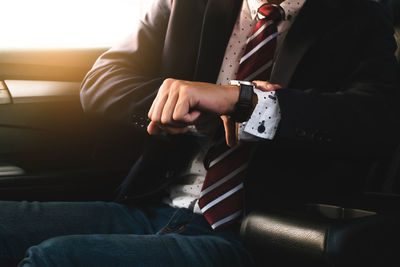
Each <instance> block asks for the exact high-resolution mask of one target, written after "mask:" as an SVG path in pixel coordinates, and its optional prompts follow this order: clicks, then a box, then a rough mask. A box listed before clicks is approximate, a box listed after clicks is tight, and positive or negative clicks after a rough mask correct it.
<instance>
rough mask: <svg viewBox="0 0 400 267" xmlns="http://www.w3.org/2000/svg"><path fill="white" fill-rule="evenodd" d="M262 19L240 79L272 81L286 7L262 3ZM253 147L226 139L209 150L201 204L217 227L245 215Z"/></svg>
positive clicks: (248, 47)
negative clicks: (248, 168)
mask: <svg viewBox="0 0 400 267" xmlns="http://www.w3.org/2000/svg"><path fill="white" fill-rule="evenodd" d="M258 12H259V13H260V14H261V15H263V16H264V18H262V19H261V20H259V21H258V22H257V24H256V26H255V27H254V29H253V31H252V32H251V35H250V37H249V38H248V40H247V42H246V48H245V52H244V54H243V56H242V58H241V59H240V63H239V70H238V74H237V79H238V80H246V81H252V80H268V79H269V76H270V74H271V69H272V63H273V58H274V53H275V49H276V37H277V35H278V32H277V24H278V23H279V21H280V20H281V19H282V17H283V10H282V8H280V7H279V6H276V5H272V4H265V5H262V6H261V7H260V8H259V9H258ZM251 149H252V146H251V145H250V144H248V143H247V144H246V143H245V144H241V145H236V146H235V147H232V148H229V147H228V146H226V144H225V140H223V141H222V142H220V144H219V145H215V146H213V147H212V148H211V149H210V150H209V151H208V153H207V156H206V159H205V166H206V169H207V174H206V177H205V179H204V183H203V187H202V189H201V193H200V198H199V207H200V210H201V212H202V213H203V215H204V217H205V218H206V220H207V221H208V222H209V223H210V225H211V227H212V228H213V229H214V230H219V229H222V228H225V227H227V226H228V225H231V224H232V223H233V222H235V221H238V220H239V219H240V218H241V216H242V214H243V207H244V186H243V181H244V178H245V175H246V169H247V164H248V160H249V156H250V152H251Z"/></svg>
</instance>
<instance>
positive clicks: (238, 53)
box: [163, 0, 305, 214]
mask: <svg viewBox="0 0 400 267" xmlns="http://www.w3.org/2000/svg"><path fill="white" fill-rule="evenodd" d="M267 2H268V1H262V0H244V1H243V4H242V8H241V11H240V14H239V16H238V18H237V20H236V23H235V25H234V28H233V31H232V34H231V37H230V40H229V43H228V45H227V47H226V51H225V56H224V60H223V63H222V66H221V69H220V72H219V75H218V79H217V84H228V83H229V81H230V80H235V78H236V73H237V70H238V68H239V61H240V58H241V57H242V55H243V53H244V50H245V44H246V40H247V38H248V36H249V35H250V33H251V31H252V29H253V27H254V26H255V25H256V23H257V20H258V19H259V18H258V15H257V10H258V8H259V7H260V6H261V5H262V4H265V3H267ZM304 2H305V0H286V1H284V2H283V3H282V4H281V7H282V8H283V10H284V11H285V18H284V20H283V21H281V22H280V23H279V25H278V37H277V38H278V39H277V49H276V52H275V57H276V55H277V54H278V53H279V51H280V48H281V47H282V42H283V40H284V38H285V36H286V33H287V32H288V30H289V28H290V26H291V25H292V22H293V21H294V19H295V17H296V15H297V13H298V12H299V11H300V9H301V7H302V6H303V4H304ZM282 90H284V89H282ZM255 93H256V94H257V97H258V103H257V105H256V107H255V109H254V111H253V113H252V115H251V118H250V120H249V121H247V122H244V123H242V124H241V125H240V127H239V138H240V139H242V140H255V139H259V138H263V139H272V138H273V137H274V136H275V132H276V129H277V127H278V124H279V121H280V118H281V116H280V110H279V101H278V99H277V98H276V96H275V92H262V91H260V90H258V89H256V90H255ZM260 126H263V127H261V129H263V131H260ZM198 141H199V145H200V147H201V149H200V151H199V152H198V153H197V154H196V155H195V156H194V158H193V159H192V160H191V162H190V164H189V166H188V168H187V169H186V170H184V171H183V172H182V173H180V177H181V178H180V179H178V183H175V184H173V185H171V186H169V187H168V188H167V189H166V190H167V194H168V197H166V198H164V200H163V202H164V203H167V204H168V205H170V206H172V207H177V208H190V209H193V211H194V212H196V213H199V214H201V211H200V209H199V207H198V204H197V200H198V198H199V196H200V192H201V187H202V185H203V181H204V178H205V176H206V169H205V168H204V164H203V160H204V157H205V154H206V153H207V151H208V149H209V148H210V146H211V143H210V141H209V140H208V139H207V138H205V137H203V138H201V137H199V138H198Z"/></svg>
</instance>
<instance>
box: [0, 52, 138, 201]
mask: <svg viewBox="0 0 400 267" xmlns="http://www.w3.org/2000/svg"><path fill="white" fill-rule="evenodd" d="M103 51H104V49H98V50H85V49H82V50H78V49H73V50H70V51H67V50H63V51H55V50H50V51H44V50H39V51H37V50H36V51H35V50H32V51H22V52H16V51H8V52H7V51H0V79H1V82H0V195H1V196H2V199H35V200H40V199H43V200H54V199H64V200H68V199H78V200H80V199H98V198H101V197H104V196H106V195H105V192H106V191H108V194H110V191H112V190H110V188H113V187H115V186H116V185H117V184H118V183H119V181H120V180H121V179H122V178H123V177H124V176H125V174H126V173H127V169H128V168H129V167H130V164H131V163H132V159H131V155H129V156H127V153H125V152H126V150H127V147H126V146H125V147H124V146H123V145H122V144H120V143H119V141H118V140H122V139H121V138H119V137H117V136H115V135H114V133H115V134H117V133H119V132H120V131H119V129H118V128H110V127H109V125H106V124H105V123H104V121H101V120H95V119H94V118H93V117H90V118H89V117H87V116H86V115H85V114H84V113H83V110H82V107H81V104H80V99H79V87H80V81H81V79H82V78H83V77H84V75H85V74H86V72H87V71H88V70H89V68H90V66H91V65H92V64H93V62H94V60H95V59H96V58H97V57H98V56H99V55H100V54H101V53H102V52H103ZM104 138H107V139H108V140H107V143H106V142H103V140H104ZM128 154H129V153H128ZM123 157H124V158H123Z"/></svg>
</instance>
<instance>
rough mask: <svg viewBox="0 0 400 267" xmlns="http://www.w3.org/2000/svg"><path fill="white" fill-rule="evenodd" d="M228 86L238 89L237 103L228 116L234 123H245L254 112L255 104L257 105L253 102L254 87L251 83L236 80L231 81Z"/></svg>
mask: <svg viewBox="0 0 400 267" xmlns="http://www.w3.org/2000/svg"><path fill="white" fill-rule="evenodd" d="M229 84H231V85H236V86H238V87H239V97H238V101H237V103H236V104H235V107H234V110H233V112H232V113H231V114H230V117H231V119H232V120H233V121H236V122H243V121H246V120H248V118H249V117H250V115H251V113H252V111H253V110H254V107H255V104H257V102H254V95H255V94H254V88H255V86H254V84H253V83H251V82H247V81H237V80H231V81H230V82H229ZM256 100H257V99H256Z"/></svg>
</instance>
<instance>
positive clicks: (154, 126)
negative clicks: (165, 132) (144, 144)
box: [147, 121, 162, 135]
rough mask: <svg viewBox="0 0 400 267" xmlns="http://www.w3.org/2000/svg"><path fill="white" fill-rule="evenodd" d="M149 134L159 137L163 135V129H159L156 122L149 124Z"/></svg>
mask: <svg viewBox="0 0 400 267" xmlns="http://www.w3.org/2000/svg"><path fill="white" fill-rule="evenodd" d="M147 132H148V133H149V134H150V135H158V134H161V133H162V129H161V128H160V127H158V126H157V124H156V123H155V122H153V121H151V122H150V123H149V125H148V126H147Z"/></svg>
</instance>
